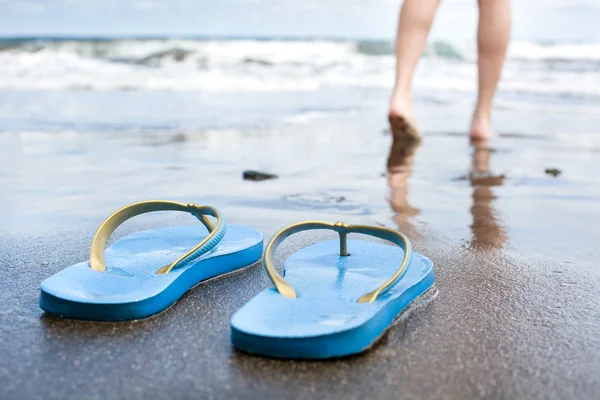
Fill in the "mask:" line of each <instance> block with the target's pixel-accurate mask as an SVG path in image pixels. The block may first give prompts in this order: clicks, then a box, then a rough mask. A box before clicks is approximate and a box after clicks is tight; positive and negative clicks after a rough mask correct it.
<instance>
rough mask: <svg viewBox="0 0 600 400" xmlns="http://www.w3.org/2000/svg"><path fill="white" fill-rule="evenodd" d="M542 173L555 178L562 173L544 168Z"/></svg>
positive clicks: (556, 169)
mask: <svg viewBox="0 0 600 400" xmlns="http://www.w3.org/2000/svg"><path fill="white" fill-rule="evenodd" d="M544 172H546V173H547V174H548V175H552V176H553V177H555V178H556V177H557V176H559V175H560V174H562V171H561V170H560V169H558V168H546V170H545V171H544Z"/></svg>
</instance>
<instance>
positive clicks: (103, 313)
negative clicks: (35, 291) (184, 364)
mask: <svg viewBox="0 0 600 400" xmlns="http://www.w3.org/2000/svg"><path fill="white" fill-rule="evenodd" d="M153 211H183V212H187V213H191V214H192V215H194V216H196V217H197V218H198V219H199V220H200V222H202V224H203V225H204V227H202V226H180V227H169V228H160V229H154V230H148V231H143V232H138V233H134V234H131V235H127V236H125V237H123V238H121V239H119V240H117V241H115V242H114V243H113V244H112V245H111V246H110V247H108V248H106V245H107V242H108V239H109V237H110V236H111V234H112V233H113V232H114V230H115V229H116V228H117V227H118V226H119V225H121V224H122V223H123V222H125V221H126V220H128V219H130V218H132V217H134V216H136V215H140V214H144V213H148V212H153ZM209 217H213V218H214V219H216V222H214V223H213V221H211V219H210V218H209ZM314 229H329V230H333V231H335V232H337V233H338V234H339V241H338V240H331V241H324V242H317V243H315V244H313V245H311V246H309V247H306V248H304V249H301V250H299V251H297V252H296V253H294V254H292V255H291V256H290V257H288V258H287V260H286V261H285V263H284V271H285V272H284V276H285V278H284V276H281V275H279V274H278V273H277V271H276V269H275V267H274V262H273V256H274V253H275V251H276V249H277V247H278V246H279V245H280V244H281V242H283V240H284V239H286V238H287V237H288V236H291V235H293V234H295V233H297V232H300V231H306V230H314ZM349 233H361V234H366V235H371V236H375V237H378V238H381V239H384V240H387V241H390V242H392V243H394V244H396V245H398V246H399V247H396V246H390V245H386V244H382V243H377V242H370V241H363V240H347V235H348V234H349ZM190 249H191V250H190ZM262 249H263V235H262V233H260V232H259V231H257V230H255V229H253V228H249V227H245V226H241V225H228V224H226V222H225V220H224V218H223V216H222V215H221V213H220V212H219V211H218V210H217V209H216V208H213V207H209V206H197V205H195V204H183V203H177V202H171V201H145V202H140V203H134V204H131V205H129V206H126V207H124V208H121V209H119V210H117V211H116V212H114V213H113V214H112V215H110V216H109V217H108V218H107V219H106V220H105V221H104V222H103V223H102V224H101V225H100V227H99V228H98V230H97V232H96V234H95V235H94V238H93V239H92V245H91V249H90V260H89V261H86V262H81V263H78V264H75V265H72V266H70V267H68V268H66V269H64V270H62V271H60V272H58V273H57V274H55V275H53V276H51V277H49V278H48V279H46V280H45V281H43V282H42V285H41V296H40V307H41V308H42V309H43V310H44V311H46V312H48V313H51V314H55V315H58V316H61V317H67V318H77V319H86V320H102V321H123V320H132V319H140V318H145V317H149V316H151V315H153V314H156V313H158V312H160V311H163V310H165V309H166V308H168V307H170V306H171V305H173V304H174V303H175V302H176V301H177V300H178V299H179V298H180V297H181V296H183V294H184V293H186V292H187V291H188V290H190V289H191V288H192V287H194V286H196V285H197V284H199V283H201V282H204V281H206V280H208V279H210V278H214V277H218V276H221V275H224V274H227V273H232V272H235V271H239V270H240V269H243V268H244V267H247V266H249V265H252V264H254V263H256V262H257V261H259V260H260V259H261V256H262ZM264 266H265V269H266V271H267V274H268V275H269V277H270V278H271V280H272V282H273V284H274V286H275V287H273V288H269V289H266V290H264V291H263V292H261V293H259V294H258V295H257V296H256V297H254V298H253V299H252V300H250V301H249V302H248V303H247V304H246V305H244V306H243V307H242V308H241V309H240V310H239V311H238V312H237V313H235V315H234V316H233V318H232V320H231V339H232V342H233V345H234V346H235V347H236V348H238V349H240V350H243V351H246V352H248V353H254V354H261V355H267V356H273V357H280V358H310V359H321V358H331V357H340V356H346V355H350V354H356V353H360V352H362V351H364V350H366V349H367V348H369V347H370V346H371V345H373V344H374V343H375V341H376V340H377V339H378V338H379V337H381V336H382V334H383V333H384V332H385V331H386V330H387V329H388V328H389V327H390V326H391V325H392V324H393V322H394V321H395V320H397V319H398V318H399V317H400V316H402V315H403V314H405V313H404V312H405V311H406V310H408V309H410V307H409V306H410V305H411V304H412V303H415V301H416V300H417V299H420V298H423V297H425V296H427V295H429V294H432V292H433V291H434V287H433V284H434V275H433V264H432V262H431V261H430V260H429V259H428V258H426V257H425V256H422V255H420V254H418V253H415V252H413V251H412V249H411V244H410V242H409V241H408V239H407V238H406V237H405V236H404V235H403V234H401V233H399V232H397V231H394V230H391V229H387V228H382V227H375V226H365V225H347V224H344V223H339V222H338V223H335V224H331V223H326V222H319V221H307V222H302V223H298V224H295V225H291V226H288V227H287V228H285V229H283V230H281V231H280V232H279V233H277V234H276V235H275V236H274V237H273V239H272V240H271V242H270V243H269V244H268V246H267V248H266V251H265V255H264Z"/></svg>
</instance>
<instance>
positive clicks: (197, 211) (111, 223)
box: [90, 200, 226, 274]
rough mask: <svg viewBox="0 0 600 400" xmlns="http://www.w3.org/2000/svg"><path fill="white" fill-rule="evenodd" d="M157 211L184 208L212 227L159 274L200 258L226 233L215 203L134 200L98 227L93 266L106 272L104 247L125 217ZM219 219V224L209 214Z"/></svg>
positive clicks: (92, 246)
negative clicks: (200, 239) (193, 245)
mask: <svg viewBox="0 0 600 400" xmlns="http://www.w3.org/2000/svg"><path fill="white" fill-rule="evenodd" d="M154 211H183V212H187V213H190V214H192V215H194V216H195V217H196V218H198V219H199V220H200V222H202V224H203V225H204V226H205V227H206V229H208V232H209V235H208V236H206V238H204V240H202V242H200V243H199V244H198V245H197V246H196V247H194V248H193V249H191V250H190V251H188V252H187V253H185V254H184V255H183V256H181V257H179V258H178V259H177V260H175V261H173V262H172V263H170V264H167V265H165V266H164V267H162V268H160V269H159V270H158V271H156V273H157V274H166V273H169V271H171V270H172V269H173V268H176V267H178V266H181V265H183V264H185V263H187V262H188V261H191V260H193V259H196V258H198V257H200V256H201V255H203V254H206V253H207V252H209V251H210V250H212V249H213V248H214V247H215V246H216V245H217V244H218V243H219V242H220V241H221V239H223V237H224V236H225V231H226V223H225V220H224V219H223V217H222V216H221V213H220V212H219V211H218V210H217V209H216V208H214V207H210V206H199V205H196V204H184V203H178V202H174V201H166V200H149V201H142V202H138V203H133V204H130V205H128V206H125V207H123V208H121V209H119V210H117V211H115V212H114V213H112V214H111V215H110V216H109V217H108V218H107V219H106V220H104V222H102V224H101V225H100V227H99V228H98V230H97V231H96V233H95V234H94V238H93V239H92V245H91V246H90V268H92V269H93V270H96V271H99V272H103V271H106V264H105V262H104V251H105V250H106V244H107V242H108V239H109V238H110V236H111V235H112V234H113V232H114V231H115V230H116V229H117V228H118V227H119V226H120V225H121V224H122V223H123V222H125V221H127V220H128V219H130V218H133V217H135V216H138V215H141V214H145V213H149V212H154ZM209 216H210V217H214V218H216V219H217V222H216V225H215V224H213V223H212V221H211V220H210V219H209V218H208V217H209Z"/></svg>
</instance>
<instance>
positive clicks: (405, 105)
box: [388, 95, 421, 141]
mask: <svg viewBox="0 0 600 400" xmlns="http://www.w3.org/2000/svg"><path fill="white" fill-rule="evenodd" d="M388 120H389V121H390V128H391V130H392V136H393V137H394V139H395V140H397V139H409V140H411V139H412V140H414V141H418V140H419V139H420V137H421V134H420V132H419V130H418V129H417V125H416V124H415V121H414V117H413V113H412V104H411V102H410V100H406V99H405V98H402V96H397V95H394V96H393V97H392V101H391V105H390V112H389V114H388Z"/></svg>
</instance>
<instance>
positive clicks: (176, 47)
mask: <svg viewBox="0 0 600 400" xmlns="http://www.w3.org/2000/svg"><path fill="white" fill-rule="evenodd" d="M476 58H477V57H476V49H475V44H474V43H450V42H445V41H437V42H432V43H431V44H430V45H429V46H428V47H427V49H426V51H425V58H424V59H423V60H422V62H421V64H420V68H419V70H418V72H417V76H416V80H415V86H416V88H423V89H430V90H433V91H435V90H437V91H462V92H471V91H473V90H475V81H476V79H475V77H476V68H475V64H476ZM394 63H395V59H394V55H393V43H392V42H386V41H332V40H193V39H145V40H136V39H123V40H0V89H4V90H173V91H179V90H200V91H240V92H244V91H250V92H253V91H297V90H305V91H310V90H317V89H320V88H324V87H365V88H382V89H389V88H390V87H391V86H392V84H393V79H394V70H395V68H394ZM598 65H600V44H593V43H592V44H590V43H587V44H585V43H573V44H543V43H533V42H523V41H515V42H513V43H512V44H511V47H510V49H509V56H508V62H507V66H506V69H505V71H504V78H503V81H502V83H501V90H504V91H511V92H515V93H520V92H523V93H537V94H546V95H555V96H565V95H568V96H576V97H577V96H579V97H590V96H591V97H597V96H600V71H599V68H598Z"/></svg>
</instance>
